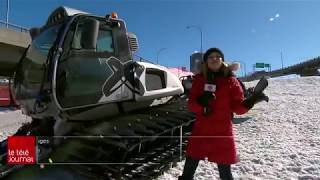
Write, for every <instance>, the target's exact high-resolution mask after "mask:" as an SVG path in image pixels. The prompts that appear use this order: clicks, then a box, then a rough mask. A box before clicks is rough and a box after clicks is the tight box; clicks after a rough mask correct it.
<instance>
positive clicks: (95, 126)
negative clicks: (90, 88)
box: [0, 99, 195, 180]
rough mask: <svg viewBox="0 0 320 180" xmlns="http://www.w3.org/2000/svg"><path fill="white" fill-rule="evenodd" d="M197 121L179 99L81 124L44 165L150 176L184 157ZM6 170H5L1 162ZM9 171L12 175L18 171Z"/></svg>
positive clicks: (89, 174)
mask: <svg viewBox="0 0 320 180" xmlns="http://www.w3.org/2000/svg"><path fill="white" fill-rule="evenodd" d="M194 120H195V115H194V114H193V113H190V112H189V111H188V109H187V103H186V100H181V99H178V100H175V101H171V102H170V103H169V104H165V105H160V106H155V107H151V108H149V109H144V110H141V111H137V112H133V113H129V114H126V115H122V116H118V117H114V118H110V119H107V120H103V121H96V122H95V123H92V124H91V125H79V126H78V127H77V128H75V130H74V131H72V133H71V134H68V136H66V137H58V138H60V139H59V144H58V145H55V146H54V148H53V149H52V151H51V153H50V154H49V156H45V157H43V158H42V159H41V163H43V164H46V167H50V168H51V167H55V165H56V166H59V167H58V169H59V168H60V169H63V170H64V171H67V172H69V173H70V174H72V176H71V177H76V179H115V180H118V179H121V180H126V179H139V180H140V179H141V180H143V179H148V180H149V179H152V178H155V177H157V176H158V175H160V174H162V173H163V172H164V171H166V170H167V169H168V168H170V166H172V165H173V164H175V163H176V162H177V161H180V160H181V158H182V157H181V154H184V153H183V152H180V150H181V149H183V150H184V149H185V146H186V144H187V143H186V141H187V139H186V136H188V135H189V134H190V131H191V126H192V122H193V121H194ZM181 128H182V129H181ZM181 130H182V131H181ZM181 132H182V133H183V134H181ZM181 135H183V138H182V140H183V141H182V142H180V136H181ZM180 145H182V147H180ZM69 164H77V165H72V166H71V165H69ZM5 166H8V165H5ZM7 168H8V167H7ZM3 169H6V168H4V167H1V166H0V170H3ZM9 169H10V168H9ZM23 169H24V168H21V170H23ZM15 171H16V170H15ZM15 171H14V172H15ZM18 171H20V170H18ZM49 171H50V170H49ZM10 174H12V175H13V177H14V174H15V173H10ZM10 176H11V175H9V176H8V177H9V178H10ZM0 177H1V176H0Z"/></svg>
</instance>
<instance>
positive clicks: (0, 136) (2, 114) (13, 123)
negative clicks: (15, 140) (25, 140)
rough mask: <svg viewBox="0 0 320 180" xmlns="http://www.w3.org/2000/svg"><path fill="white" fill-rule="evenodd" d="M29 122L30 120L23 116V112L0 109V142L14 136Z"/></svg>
mask: <svg viewBox="0 0 320 180" xmlns="http://www.w3.org/2000/svg"><path fill="white" fill-rule="evenodd" d="M29 121H30V118H29V117H27V116H25V115H23V114H22V113H21V110H15V111H14V110H12V109H8V108H0V142H1V141H2V140H4V139H5V138H7V136H9V135H12V134H14V133H15V132H16V131H17V130H18V128H19V127H20V126H21V125H22V124H23V123H25V122H29Z"/></svg>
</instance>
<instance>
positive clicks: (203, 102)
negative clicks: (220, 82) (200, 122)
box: [197, 91, 215, 116]
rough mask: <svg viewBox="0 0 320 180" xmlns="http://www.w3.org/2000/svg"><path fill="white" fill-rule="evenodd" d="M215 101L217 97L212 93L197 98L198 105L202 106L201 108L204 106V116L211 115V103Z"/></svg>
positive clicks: (207, 92)
mask: <svg viewBox="0 0 320 180" xmlns="http://www.w3.org/2000/svg"><path fill="white" fill-rule="evenodd" d="M213 99H215V96H214V94H213V93H212V92H210V91H205V92H204V94H203V95H202V96H199V97H198V98H197V102H198V104H200V105H201V106H203V115H205V116H207V115H209V114H210V113H211V111H212V110H211V108H210V106H209V103H210V101H212V100H213Z"/></svg>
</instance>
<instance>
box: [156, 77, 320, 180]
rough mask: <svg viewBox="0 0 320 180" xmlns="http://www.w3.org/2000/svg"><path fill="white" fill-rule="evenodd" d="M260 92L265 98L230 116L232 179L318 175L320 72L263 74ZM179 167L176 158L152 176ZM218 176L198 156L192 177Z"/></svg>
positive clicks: (305, 179)
mask: <svg viewBox="0 0 320 180" xmlns="http://www.w3.org/2000/svg"><path fill="white" fill-rule="evenodd" d="M256 83H257V81H253V82H248V83H245V84H246V86H247V87H251V86H254V85H255V84H256ZM265 93H266V94H267V95H268V96H269V98H270V101H269V103H266V102H262V103H259V104H257V105H256V106H255V107H254V108H253V109H252V110H251V111H250V112H249V113H247V114H245V115H242V116H236V118H235V120H234V122H235V125H234V131H235V134H236V143H237V150H238V155H239V158H240V162H239V163H237V164H236V165H233V166H232V171H233V176H234V178H235V179H243V180H247V179H252V180H253V179H281V180H282V179H301V180H312V179H316V180H320V77H298V78H292V77H288V78H285V79H283V78H277V79H269V87H268V88H267V89H266V90H265ZM183 166H184V161H182V162H179V163H178V165H177V166H176V167H174V168H171V169H170V170H169V171H168V172H167V173H165V174H164V175H162V176H161V177H159V178H158V180H174V179H177V177H178V176H179V175H180V174H181V173H182V169H183ZM218 177H219V175H218V170H217V167H216V164H214V163H211V162H206V161H200V163H199V166H198V169H197V171H196V174H195V179H196V180H214V179H219V178H218Z"/></svg>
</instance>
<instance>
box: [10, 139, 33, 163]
mask: <svg viewBox="0 0 320 180" xmlns="http://www.w3.org/2000/svg"><path fill="white" fill-rule="evenodd" d="M35 142H36V138H35V136H10V137H9V138H8V154H7V157H8V158H7V163H8V164H35V163H36V154H35V149H36V148H35Z"/></svg>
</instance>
